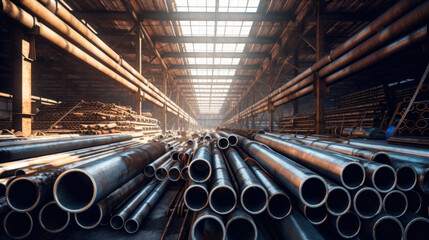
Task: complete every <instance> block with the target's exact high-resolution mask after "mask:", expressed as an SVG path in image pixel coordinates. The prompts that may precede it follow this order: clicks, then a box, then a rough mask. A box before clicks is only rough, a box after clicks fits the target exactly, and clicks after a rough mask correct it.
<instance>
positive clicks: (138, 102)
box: [134, 28, 143, 115]
mask: <svg viewBox="0 0 429 240" xmlns="http://www.w3.org/2000/svg"><path fill="white" fill-rule="evenodd" d="M142 43H143V38H142V33H141V31H140V28H137V33H136V70H137V71H138V72H139V73H140V74H142V71H143V65H142V51H143V49H142V46H143V45H142ZM139 92H140V91H139ZM140 96H141V94H140V93H139V94H138V96H136V98H135V99H134V101H135V104H136V112H137V114H138V115H140V114H141V113H142V99H141V97H140Z"/></svg>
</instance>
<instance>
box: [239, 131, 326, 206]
mask: <svg viewBox="0 0 429 240" xmlns="http://www.w3.org/2000/svg"><path fill="white" fill-rule="evenodd" d="M239 145H240V147H241V148H242V149H243V150H244V151H245V152H246V153H247V154H248V155H249V156H251V157H252V158H253V159H255V160H256V161H257V162H258V163H259V164H261V166H262V167H264V169H266V170H267V171H268V172H269V173H270V174H271V175H272V176H273V177H274V178H276V179H277V180H279V181H280V182H281V184H282V185H283V186H284V187H286V188H287V189H288V190H289V191H290V192H292V193H293V194H294V195H295V196H296V197H297V198H298V199H299V200H300V201H302V202H303V203H304V204H305V205H307V206H310V207H319V206H321V205H323V204H324V203H325V201H326V197H327V191H328V189H327V184H326V182H325V180H324V179H323V178H321V177H320V176H318V175H317V174H315V173H314V172H312V171H310V170H308V169H307V168H305V167H303V166H301V165H299V164H297V163H295V162H294V161H292V160H290V159H288V158H286V157H285V156H283V155H280V154H278V153H276V152H274V151H272V150H269V149H268V148H266V147H264V146H261V145H260V144H259V143H257V142H255V141H250V140H248V139H244V138H242V139H240V140H239Z"/></svg>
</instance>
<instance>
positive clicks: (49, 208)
mask: <svg viewBox="0 0 429 240" xmlns="http://www.w3.org/2000/svg"><path fill="white" fill-rule="evenodd" d="M69 222H70V213H69V212H66V211H64V210H63V209H61V208H60V207H58V205H57V203H56V202H55V201H51V202H49V203H47V204H45V205H44V206H43V207H42V208H41V209H40V212H39V223H40V226H41V227H42V228H43V229H44V230H45V231H47V232H50V233H59V232H61V231H63V230H64V229H66V228H67V226H68V225H69Z"/></svg>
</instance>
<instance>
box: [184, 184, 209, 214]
mask: <svg viewBox="0 0 429 240" xmlns="http://www.w3.org/2000/svg"><path fill="white" fill-rule="evenodd" d="M208 196H209V193H208V191H207V185H206V184H204V183H202V184H198V183H194V182H192V183H191V184H190V185H189V187H188V188H187V189H186V190H185V194H184V196H183V199H184V201H185V204H186V206H187V207H188V208H189V209H191V210H192V211H195V212H197V211H200V210H202V209H204V208H205V207H206V206H207V204H208Z"/></svg>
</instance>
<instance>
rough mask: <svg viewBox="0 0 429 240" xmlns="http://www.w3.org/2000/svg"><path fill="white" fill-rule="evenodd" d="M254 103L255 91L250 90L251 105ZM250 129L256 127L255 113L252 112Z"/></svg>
mask: <svg viewBox="0 0 429 240" xmlns="http://www.w3.org/2000/svg"><path fill="white" fill-rule="evenodd" d="M253 104H255V91H252V105H253ZM251 128H252V129H255V128H256V124H255V114H254V113H252V127H251Z"/></svg>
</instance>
